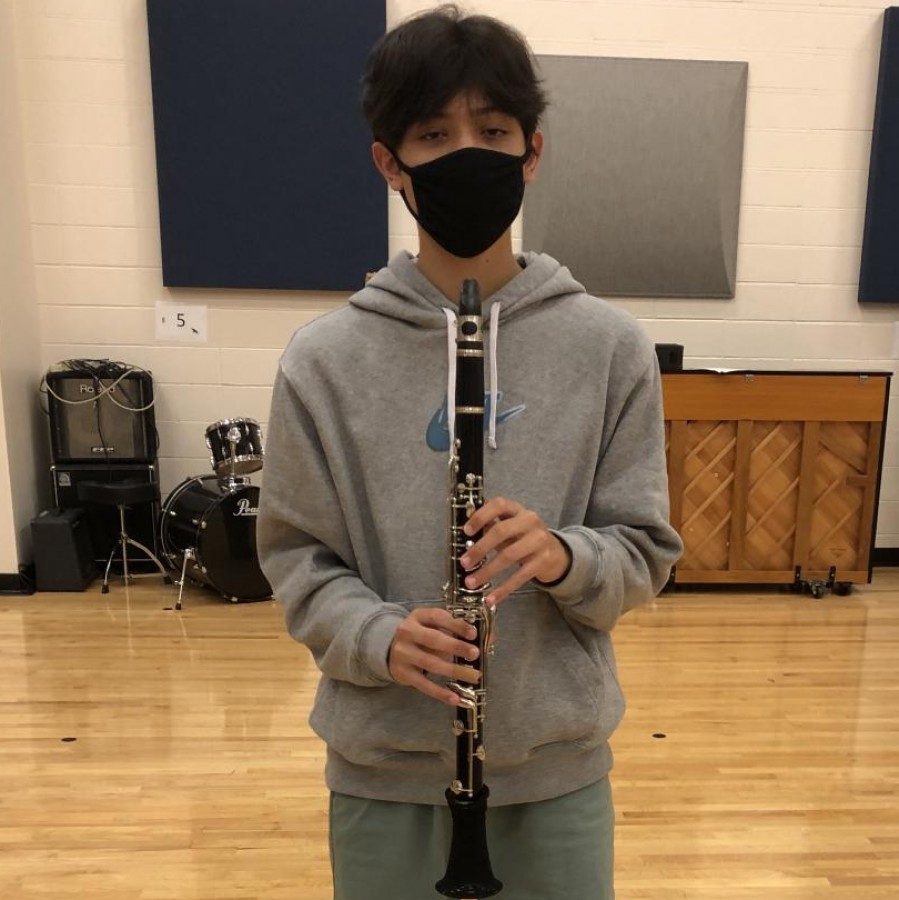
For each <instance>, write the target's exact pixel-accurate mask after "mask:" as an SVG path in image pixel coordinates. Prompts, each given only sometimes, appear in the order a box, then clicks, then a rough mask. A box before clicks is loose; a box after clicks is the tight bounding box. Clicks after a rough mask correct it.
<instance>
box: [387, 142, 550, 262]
mask: <svg viewBox="0 0 899 900" xmlns="http://www.w3.org/2000/svg"><path fill="white" fill-rule="evenodd" d="M391 152H393V151H391ZM532 152H533V148H532V147H529V148H528V149H527V150H526V151H525V153H523V154H522V155H521V156H513V155H512V154H510V153H500V152H498V151H496V150H485V149H482V148H481V147H464V148H463V149H461V150H455V151H453V152H452V153H447V154H446V155H445V156H441V157H439V158H437V159H435V160H432V161H431V162H427V163H422V164H421V165H420V166H413V167H411V168H410V167H409V166H406V165H404V164H403V162H402V161H401V160H400V158H399V157H398V156H397V155H396V153H393V155H394V157H395V158H396V161H397V163H398V164H399V167H400V168H401V169H402V170H403V171H404V172H405V173H406V174H407V175H408V176H409V177H410V178H411V179H412V190H413V192H414V194H415V204H416V206H417V207H418V212H417V213H416V212H415V210H413V209H412V206H411V205H410V204H409V200H408V198H407V197H406V192H405V191H401V192H400V193H401V194H402V197H403V201H404V202H405V204H406V207H407V208H408V210H409V212H411V213H412V215H413V216H414V217H415V220H416V221H417V222H418V224H419V225H421V227H422V228H423V229H424V230H425V231H426V232H427V233H428V234H429V235H430V236H431V237H432V238H433V239H434V240H435V241H436V242H437V243H438V244H439V245H440V246H441V247H443V249H444V250H446V252H447V253H451V254H452V255H453V256H460V257H462V258H464V259H470V258H471V257H472V256H478V255H479V254H481V253H483V252H484V251H485V250H486V249H487V248H488V247H491V246H492V245H493V244H494V243H495V242H496V241H497V240H498V239H499V238H500V237H501V235H502V234H503V233H504V232H505V230H506V229H507V228H508V227H509V226H510V225H511V224H512V222H513V221H514V220H515V217H516V216H517V215H518V210H519V209H521V201H522V200H523V199H524V173H523V172H522V166H523V165H524V164H525V163H526V162H527V161H528V159H529V158H530V156H531V153H532Z"/></svg>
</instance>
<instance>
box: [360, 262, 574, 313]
mask: <svg viewBox="0 0 899 900" xmlns="http://www.w3.org/2000/svg"><path fill="white" fill-rule="evenodd" d="M516 258H517V260H518V262H519V265H521V266H522V269H521V272H520V273H519V274H518V275H516V276H515V277H514V278H513V279H512V280H511V281H509V282H508V283H507V284H505V285H503V287H501V288H500V289H499V290H498V291H497V292H496V293H494V294H492V295H491V296H489V297H485V298H483V301H484V305H483V315H484V318H485V319H488V320H489V319H490V317H491V309H492V307H493V305H494V304H499V306H500V313H499V322H500V323H502V322H505V321H506V320H507V319H509V318H511V317H512V316H517V315H518V314H519V313H521V312H522V311H523V310H525V309H528V308H530V307H532V306H534V305H536V304H539V303H543V302H544V301H546V300H550V299H554V298H561V297H565V296H568V295H571V296H574V295H577V294H583V293H584V286H583V285H582V284H581V283H580V282H578V281H577V280H575V278H574V277H573V276H572V274H571V272H569V271H568V269H567V268H566V267H565V266H563V265H560V264H559V263H558V262H556V260H554V259H553V258H552V257H551V256H547V255H546V254H545V253H522V254H519V255H518V256H517V257H516ZM350 303H351V304H352V305H353V306H357V307H359V308H360V309H367V310H369V311H371V312H375V313H378V314H379V315H382V316H387V317H389V318H392V319H399V320H401V321H403V322H409V323H410V324H413V325H417V326H419V327H420V328H435V329H438V328H446V315H445V313H443V312H442V310H444V309H449V310H453V311H455V310H456V309H457V304H456V303H454V302H452V301H451V300H449V299H447V298H446V297H444V296H443V294H442V293H441V292H440V291H439V290H438V289H437V288H436V287H435V286H434V285H433V284H431V282H430V281H428V279H427V278H425V276H424V275H422V273H421V271H420V270H419V268H418V262H417V259H416V258H415V257H414V256H412V254H411V253H408V252H407V251H403V252H401V253H399V254H397V255H396V256H395V257H393V259H391V260H390V263H389V264H388V265H387V266H386V267H385V268H383V269H381V271H380V272H378V273H377V274H376V275H375V276H374V277H373V278H372V279H371V281H369V282H368V284H367V285H366V286H365V288H364V289H363V290H361V291H360V292H359V293H358V294H355V295H354V296H353V297H351V298H350Z"/></svg>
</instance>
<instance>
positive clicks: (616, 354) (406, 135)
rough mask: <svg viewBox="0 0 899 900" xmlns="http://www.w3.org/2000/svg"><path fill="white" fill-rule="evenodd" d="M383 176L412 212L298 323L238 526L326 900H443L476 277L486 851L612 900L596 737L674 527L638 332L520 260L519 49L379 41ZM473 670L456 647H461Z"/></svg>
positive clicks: (606, 762) (552, 890)
mask: <svg viewBox="0 0 899 900" xmlns="http://www.w3.org/2000/svg"><path fill="white" fill-rule="evenodd" d="M363 105H364V109H365V113H366V115H367V118H368V121H369V123H370V125H371V129H372V133H373V136H374V145H373V156H374V162H375V165H376V166H377V167H378V169H379V171H380V172H381V173H382V174H383V175H384V178H385V180H386V181H387V184H388V185H389V186H390V188H392V189H393V190H395V191H399V192H400V193H401V195H402V197H403V200H404V201H405V203H406V205H407V206H408V208H409V209H410V211H411V212H412V214H413V215H414V216H415V218H416V221H417V224H418V233H419V253H418V256H417V257H413V256H411V255H410V254H408V253H401V254H399V255H398V256H397V257H395V258H394V259H392V260H391V261H390V263H389V265H388V266H387V267H386V268H384V269H382V270H381V271H380V272H378V273H377V274H376V275H375V276H374V277H373V278H372V279H371V280H370V281H369V282H368V284H367V285H366V287H365V289H364V290H362V291H360V292H359V293H358V294H356V295H355V296H353V297H352V298H351V299H350V302H349V305H348V306H346V307H344V308H341V309H340V310H337V311H335V312H332V313H330V314H328V315H325V316H322V317H320V318H319V319H317V320H316V321H315V322H313V323H312V324H310V325H308V326H306V327H304V328H302V329H300V330H299V331H298V332H297V333H296V334H295V335H294V337H293V339H292V340H291V342H290V344H289V346H288V347H287V349H286V351H285V353H284V355H283V357H282V359H281V363H280V367H279V370H278V373H277V377H276V382H275V388H274V396H273V401H272V411H271V416H270V424H269V428H268V444H267V447H266V476H265V489H264V490H263V492H262V497H261V507H260V513H259V522H258V543H259V553H260V559H261V562H262V566H263V569H264V571H265V574H266V575H267V577H268V578H269V580H270V581H271V583H272V586H273V588H274V591H275V595H276V596H277V597H278V598H279V600H280V602H281V603H282V604H283V607H284V610H285V618H286V623H287V627H288V628H289V630H290V633H291V634H292V635H293V637H294V638H296V639H297V640H298V641H300V642H302V643H303V644H305V645H306V646H307V647H309V649H310V650H311V652H312V654H313V656H314V659H315V661H316V663H317V665H318V666H319V668H320V669H321V673H322V674H321V681H320V684H319V689H318V693H317V696H316V700H315V704H314V708H313V711H312V716H311V724H312V727H313V728H314V729H315V731H316V732H317V733H318V734H319V735H320V736H321V737H322V738H323V740H324V741H325V742H326V744H327V748H328V758H327V769H326V778H327V782H328V786H329V787H330V789H331V792H332V793H331V812H330V826H331V853H332V866H333V872H334V884H335V897H337V898H338V900H382V898H383V900H387V898H391V900H422V898H425V897H438V896H439V895H438V894H437V893H436V891H435V889H434V883H435V881H436V880H437V879H438V878H439V877H440V876H441V875H442V874H443V871H444V869H445V866H446V857H447V852H448V846H449V834H450V825H449V813H448V810H447V807H446V804H445V801H444V791H445V790H446V787H447V785H448V784H449V781H450V780H451V779H452V777H453V773H454V768H455V767H454V750H455V739H454V738H453V736H452V733H451V727H450V726H451V719H452V716H451V714H450V712H449V710H448V709H447V706H453V705H454V704H455V703H456V701H457V695H456V694H455V693H454V692H453V691H451V690H450V689H449V688H448V687H447V686H446V684H445V681H446V679H447V678H453V679H457V680H462V681H465V680H471V676H470V675H469V670H468V669H466V668H465V667H461V666H455V665H454V664H453V662H452V657H453V656H456V657H460V658H466V656H467V655H468V654H469V653H470V652H471V651H472V647H471V645H470V644H468V643H466V642H465V640H463V639H465V638H470V637H471V636H472V635H471V633H470V631H469V629H470V626H468V625H466V624H465V623H464V622H463V621H461V620H455V619H453V618H452V617H451V616H450V614H449V613H448V612H447V611H446V610H445V609H444V608H443V603H442V600H441V587H442V584H443V581H444V573H445V569H446V557H447V554H448V552H449V547H448V539H447V526H446V522H447V516H448V512H447V502H448V491H449V488H448V481H447V456H448V450H449V437H448V432H447V429H446V427H445V423H446V403H447V396H448V391H450V392H451V391H452V385H450V384H449V380H448V366H449V357H450V355H451V354H452V353H454V349H455V348H454V346H453V340H452V338H453V337H454V335H455V326H454V325H453V318H454V316H453V311H454V309H455V308H456V304H457V298H458V295H459V289H460V285H461V283H462V281H463V280H464V279H466V278H474V279H477V281H478V282H479V284H480V287H481V291H482V296H483V297H484V298H485V303H484V314H485V318H486V320H487V322H488V324H487V326H486V331H487V335H488V344H489V349H488V353H487V357H488V361H487V365H488V367H489V369H490V371H491V372H492V377H490V378H489V384H490V398H489V400H488V409H489V434H488V438H487V440H488V444H489V448H488V449H487V450H486V454H485V472H484V476H485V478H484V480H485V484H486V488H487V492H488V495H489V496H490V499H489V500H488V501H487V503H485V505H484V506H483V507H482V508H481V509H480V510H479V511H478V512H476V513H475V514H474V515H473V516H472V517H471V520H470V527H471V529H472V531H473V532H476V531H477V530H479V529H481V528H486V529H487V530H486V533H485V535H484V537H483V538H482V539H481V540H479V541H478V542H477V543H476V544H475V545H474V546H473V547H472V549H471V550H470V551H469V552H468V554H467V557H468V558H467V559H465V560H464V561H463V562H464V563H465V564H466V565H467V566H468V567H470V568H474V567H476V566H477V565H478V563H479V562H481V561H486V562H485V564H484V565H483V566H481V567H480V568H478V569H477V571H475V572H473V574H472V575H471V576H469V580H470V582H471V584H472V585H480V584H483V583H484V582H486V581H492V582H493V585H494V586H493V588H491V589H490V592H489V596H488V601H489V602H491V603H493V604H495V605H496V606H497V607H498V611H497V633H498V639H497V650H496V655H495V657H494V658H493V659H492V660H491V664H490V667H491V674H490V685H489V697H488V709H487V729H486V730H487V735H488V738H487V760H486V773H487V774H486V780H487V783H488V784H489V787H490V792H491V797H490V809H489V810H488V841H489V846H490V854H491V860H492V863H493V869H494V872H495V873H496V875H497V877H499V878H500V879H501V880H502V881H503V882H504V883H505V888H504V895H505V896H507V897H508V898H509V900H532V898H533V900H549V898H563V897H564V898H566V900H569V898H578V900H588V898H589V900H606V898H611V897H613V896H614V891H613V886H612V885H613V879H612V851H613V837H612V836H613V820H614V816H613V810H612V802H611V795H610V787H609V779H608V773H609V770H610V769H611V765H612V757H611V752H610V749H609V744H608V739H609V737H610V735H611V734H612V732H613V731H614V729H615V727H616V726H617V724H618V722H619V721H620V719H621V716H622V713H623V710H624V701H623V698H622V694H621V690H620V687H619V684H618V679H617V676H616V671H615V660H614V655H613V650H612V643H611V639H610V632H611V630H612V628H613V626H614V625H615V623H616V621H617V620H618V618H619V617H620V616H621V615H622V614H623V613H625V612H626V611H627V610H628V609H630V608H632V607H634V606H636V605H637V604H639V603H642V602H644V601H646V600H648V599H649V598H651V597H653V596H655V595H656V593H657V592H658V591H659V590H660V589H661V587H662V586H663V585H664V583H665V581H666V579H667V577H668V574H669V571H670V567H671V565H672V564H673V563H674V562H675V560H676V559H677V557H678V556H679V554H680V552H681V543H680V540H679V538H678V536H677V534H676V533H675V532H674V531H673V530H672V528H671V527H670V525H669V524H668V499H667V481H666V474H665V456H664V438H663V418H662V406H661V394H660V386H659V375H658V367H657V364H656V359H655V354H654V350H653V347H652V345H651V344H650V343H649V342H648V341H647V340H646V339H645V337H644V336H643V334H642V333H641V331H640V329H639V327H638V326H637V324H636V323H635V322H634V321H633V319H631V318H630V317H629V316H627V315H626V314H624V313H622V312H620V311H619V310H617V309H615V308H614V307H612V306H610V305H608V304H606V303H605V302H603V301H601V300H598V299H596V298H594V297H590V296H588V295H587V294H586V293H585V291H584V288H583V287H582V286H581V285H580V284H579V283H578V282H577V281H575V280H574V278H573V277H572V275H571V274H570V272H569V271H568V270H567V269H565V268H563V267H562V266H561V265H560V264H559V263H558V262H556V261H555V260H554V259H551V258H550V257H548V256H546V255H542V254H535V253H525V254H523V255H520V256H515V255H514V254H513V252H512V241H511V226H512V221H513V219H514V218H515V216H516V215H517V213H518V210H519V208H520V206H521V201H522V196H523V193H524V188H525V185H526V184H528V183H529V182H531V181H532V180H533V179H534V178H535V176H536V173H537V169H538V166H539V162H540V154H541V151H542V149H543V137H542V135H541V133H540V132H539V130H538V129H537V125H538V121H539V118H540V115H541V113H542V112H543V109H544V106H545V100H544V96H543V93H542V90H541V88H540V84H539V81H538V79H537V77H536V75H535V71H534V65H533V60H532V57H531V55H530V51H529V50H528V47H527V45H526V43H525V42H524V39H523V38H522V37H521V36H520V35H519V34H518V33H517V32H515V31H514V30H512V29H511V28H509V27H508V26H506V25H504V24H502V23H500V22H498V21H496V20H495V19H491V18H488V17H484V16H465V15H463V14H462V13H460V12H459V11H458V9H456V8H455V7H454V6H446V7H440V8H439V9H437V10H434V11H432V12H429V13H426V14H423V15H420V16H417V17H415V18H413V19H411V20H409V21H407V22H405V23H404V24H402V25H400V26H399V27H397V28H395V29H394V30H393V31H391V32H388V34H386V35H385V36H384V37H383V38H382V39H381V40H380V41H379V42H378V44H377V45H376V46H375V48H374V49H373V51H372V54H371V57H370V60H369V64H368V68H367V72H366V75H365V80H364V100H363ZM469 658H470V657H469Z"/></svg>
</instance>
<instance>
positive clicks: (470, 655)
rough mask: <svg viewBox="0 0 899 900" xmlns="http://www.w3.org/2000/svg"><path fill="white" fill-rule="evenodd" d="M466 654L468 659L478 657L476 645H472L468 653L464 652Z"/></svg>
mask: <svg viewBox="0 0 899 900" xmlns="http://www.w3.org/2000/svg"><path fill="white" fill-rule="evenodd" d="M466 656H467V657H468V658H469V659H477V658H478V648H477V647H472V648H471V650H469V651H468V653H467V654H466Z"/></svg>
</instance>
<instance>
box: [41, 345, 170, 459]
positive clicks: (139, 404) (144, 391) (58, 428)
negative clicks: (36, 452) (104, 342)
mask: <svg viewBox="0 0 899 900" xmlns="http://www.w3.org/2000/svg"><path fill="white" fill-rule="evenodd" d="M73 363H74V361H72V360H69V361H67V362H65V363H61V364H60V365H59V366H58V367H54V368H53V369H51V370H50V371H49V372H47V374H46V375H45V376H44V378H45V381H46V384H47V397H48V405H49V411H50V445H51V449H52V453H53V461H54V462H55V463H62V464H65V463H137V462H146V463H152V462H155V461H156V416H155V415H154V414H153V378H152V376H151V375H150V373H149V372H145V371H144V370H143V369H131V370H129V369H128V368H127V367H123V368H122V369H121V371H119V370H117V369H110V368H109V365H112V364H109V363H108V361H107V360H82V361H81V363H82V367H74V368H69V366H72V365H73ZM97 363H104V364H106V367H100V366H96V365H94V364H97ZM115 365H119V364H115ZM92 368H93V369H94V371H95V372H101V373H103V374H108V375H109V376H110V377H98V376H97V375H96V374H94V373H92ZM124 373H127V374H124ZM121 374H124V377H123V378H122V377H120V375H121Z"/></svg>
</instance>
